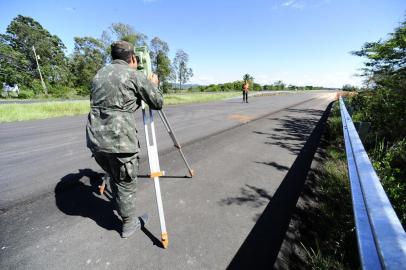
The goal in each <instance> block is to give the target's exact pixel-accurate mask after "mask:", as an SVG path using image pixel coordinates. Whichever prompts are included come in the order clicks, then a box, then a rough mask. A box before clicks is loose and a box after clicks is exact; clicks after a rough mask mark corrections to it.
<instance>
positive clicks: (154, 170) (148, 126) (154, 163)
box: [99, 101, 194, 248]
mask: <svg viewBox="0 0 406 270" xmlns="http://www.w3.org/2000/svg"><path fill="white" fill-rule="evenodd" d="M141 108H142V120H143V123H144V131H145V141H146V144H147V153H148V161H149V168H150V174H149V176H150V178H152V179H153V180H154V185H155V195H156V201H157V205H158V214H159V222H160V225H161V243H162V245H163V247H164V248H167V247H168V245H169V239H168V233H167V230H166V224H165V216H164V209H163V204H162V196H161V188H160V184H159V177H160V176H164V175H165V172H164V171H161V169H160V165H159V157H158V147H157V143H156V135H155V124H154V114H153V111H152V109H151V108H148V114H147V112H146V106H145V103H144V101H141ZM158 114H159V116H160V118H161V120H162V122H163V124H164V126H165V129H166V131H167V132H168V134H169V136H170V137H171V139H172V141H173V144H174V146H175V148H177V149H178V150H179V153H180V154H181V156H182V159H183V161H184V162H185V164H186V167H187V169H188V171H189V175H190V177H193V175H194V171H193V170H192V169H191V168H190V165H189V163H188V162H187V160H186V158H185V155H184V154H183V152H182V147H181V145H180V144H179V142H178V140H177V139H176V136H175V133H174V132H173V130H172V127H171V125H170V124H169V121H168V118H167V117H166V115H165V113H164V111H163V110H158ZM150 135H151V138H150ZM151 139H152V140H151ZM106 178H107V177H103V182H102V184H101V185H100V186H99V192H100V194H103V193H104V190H105V187H106Z"/></svg>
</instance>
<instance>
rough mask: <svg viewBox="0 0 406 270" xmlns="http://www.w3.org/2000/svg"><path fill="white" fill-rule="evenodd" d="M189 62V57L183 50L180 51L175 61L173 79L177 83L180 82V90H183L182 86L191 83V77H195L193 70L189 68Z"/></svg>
mask: <svg viewBox="0 0 406 270" xmlns="http://www.w3.org/2000/svg"><path fill="white" fill-rule="evenodd" d="M188 62H189V55H188V54H187V53H185V52H184V51H183V50H178V51H177V52H176V55H175V58H174V59H173V65H172V69H173V73H172V77H173V79H174V80H175V81H177V82H179V89H182V84H184V83H186V82H187V81H189V79H190V77H192V76H193V70H192V69H191V68H188V66H187V65H188Z"/></svg>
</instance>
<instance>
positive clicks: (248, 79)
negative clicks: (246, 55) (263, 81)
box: [242, 73, 254, 89]
mask: <svg viewBox="0 0 406 270" xmlns="http://www.w3.org/2000/svg"><path fill="white" fill-rule="evenodd" d="M242 80H243V81H244V84H246V83H248V84H249V85H250V86H251V87H252V89H254V77H252V76H251V75H249V74H248V73H247V74H245V75H244V76H243V77H242Z"/></svg>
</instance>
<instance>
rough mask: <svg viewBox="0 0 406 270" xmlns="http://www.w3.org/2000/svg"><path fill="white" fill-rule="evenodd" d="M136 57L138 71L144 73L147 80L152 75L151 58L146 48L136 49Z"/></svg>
mask: <svg viewBox="0 0 406 270" xmlns="http://www.w3.org/2000/svg"><path fill="white" fill-rule="evenodd" d="M134 52H135V57H136V58H137V62H138V63H137V64H138V66H137V69H138V70H140V71H142V72H143V73H144V74H145V76H147V78H148V77H149V76H151V75H152V66H151V56H150V55H149V50H148V48H147V47H146V46H141V47H137V48H135V49H134Z"/></svg>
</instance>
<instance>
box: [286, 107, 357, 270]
mask: <svg viewBox="0 0 406 270" xmlns="http://www.w3.org/2000/svg"><path fill="white" fill-rule="evenodd" d="M341 125H342V124H341V117H340V110H339V104H338V102H335V103H334V105H333V107H332V111H331V113H330V116H329V118H328V120H327V124H326V129H325V132H324V134H323V137H322V141H321V145H320V149H321V150H320V151H319V157H318V158H320V160H319V162H318V163H319V166H318V167H317V168H315V169H314V170H312V171H311V172H310V173H309V175H308V178H307V180H306V185H305V188H304V190H303V192H302V195H301V198H300V200H299V203H298V204H297V210H296V213H295V214H294V215H293V217H292V221H293V223H292V224H293V225H291V226H292V227H291V228H290V230H291V231H294V233H295V235H296V236H297V238H296V239H295V248H292V254H290V255H289V266H290V268H289V269H320V270H321V269H331V270H338V269H348V270H350V269H359V261H358V249H357V241H356V235H355V230H354V229H355V224H354V219H353V212H352V203H351V192H350V184H349V179H348V175H347V163H346V157H345V150H344V139H343V135H342V126H341Z"/></svg>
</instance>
